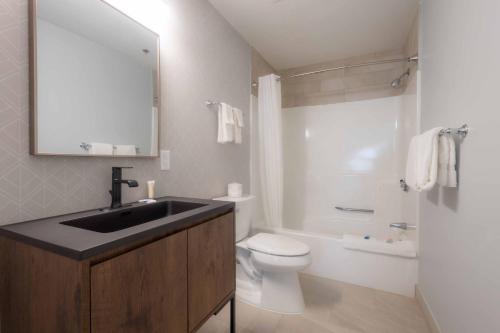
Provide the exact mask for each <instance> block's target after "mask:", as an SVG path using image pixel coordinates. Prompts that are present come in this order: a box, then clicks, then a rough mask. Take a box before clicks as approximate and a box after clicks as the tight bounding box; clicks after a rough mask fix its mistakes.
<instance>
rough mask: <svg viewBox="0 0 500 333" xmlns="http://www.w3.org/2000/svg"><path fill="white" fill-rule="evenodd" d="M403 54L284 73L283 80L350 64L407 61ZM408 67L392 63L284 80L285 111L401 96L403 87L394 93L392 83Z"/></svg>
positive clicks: (357, 58) (375, 56)
mask: <svg viewBox="0 0 500 333" xmlns="http://www.w3.org/2000/svg"><path fill="white" fill-rule="evenodd" d="M404 57H405V54H404V50H394V51H387V52H382V53H375V54H368V55H363V56H359V57H351V58H348V59H340V60H335V61H330V62H327V63H321V64H316V65H311V66H305V67H300V68H293V69H288V70H285V71H281V72H280V75H281V77H287V76H290V75H293V74H298V73H305V72H310V71H316V70H321V69H325V68H330V67H339V66H344V65H349V64H357V63H364V62H371V61H377V60H386V59H394V58H404ZM405 66H406V64H405V63H390V64H382V65H373V66H365V67H358V68H350V69H342V70H337V71H331V72H325V73H321V74H314V75H308V76H303V77H299V78H293V79H285V80H282V87H283V88H282V89H283V107H294V106H310V105H322V104H333V103H343V102H350V101H358V100H363V99H372V98H379V97H388V96H396V95H401V93H402V91H403V89H404V87H402V88H399V89H394V88H392V87H391V86H390V83H391V81H392V80H394V79H395V78H397V77H398V76H400V75H401V74H402V73H403V72H404V71H405V68H406V67H405Z"/></svg>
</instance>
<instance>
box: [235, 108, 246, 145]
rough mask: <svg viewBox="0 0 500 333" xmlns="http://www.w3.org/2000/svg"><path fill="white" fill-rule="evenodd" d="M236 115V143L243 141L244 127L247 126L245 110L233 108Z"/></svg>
mask: <svg viewBox="0 0 500 333" xmlns="http://www.w3.org/2000/svg"><path fill="white" fill-rule="evenodd" d="M233 116H234V143H241V142H242V141H243V135H242V132H243V131H242V128H243V127H245V124H244V123H243V112H242V111H241V110H240V109H237V108H233Z"/></svg>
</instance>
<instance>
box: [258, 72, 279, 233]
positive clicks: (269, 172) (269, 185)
mask: <svg viewBox="0 0 500 333" xmlns="http://www.w3.org/2000/svg"><path fill="white" fill-rule="evenodd" d="M258 113H259V116H258V118H259V121H258V126H259V140H258V142H259V145H258V146H259V155H260V166H259V169H260V178H261V192H262V193H261V197H262V206H263V211H264V217H265V219H266V223H267V224H268V225H269V226H272V227H278V228H280V227H282V226H283V144H282V130H281V121H282V120H281V83H280V82H279V77H278V76H276V75H274V74H270V75H266V76H262V77H259V109H258Z"/></svg>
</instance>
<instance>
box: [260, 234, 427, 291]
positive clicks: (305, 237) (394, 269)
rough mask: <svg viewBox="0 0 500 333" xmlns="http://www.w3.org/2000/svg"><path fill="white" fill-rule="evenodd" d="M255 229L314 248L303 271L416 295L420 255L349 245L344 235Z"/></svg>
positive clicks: (364, 285) (374, 287) (365, 285)
mask: <svg viewBox="0 0 500 333" xmlns="http://www.w3.org/2000/svg"><path fill="white" fill-rule="evenodd" d="M253 232H269V233H275V234H280V235H284V236H288V237H291V238H294V239H296V240H298V241H301V242H303V243H305V244H307V245H309V247H310V248H311V254H312V264H311V266H310V267H309V268H307V269H306V270H305V271H303V273H306V274H310V275H314V276H319V277H323V278H327V279H333V280H337V281H342V282H346V283H351V284H355V285H359V286H363V287H369V288H373V289H378V290H383V291H387V292H391V293H395V294H399V295H404V296H409V297H414V295H415V284H416V283H417V265H418V260H417V259H416V258H403V257H399V256H393V255H386V254H377V253H368V252H364V251H354V250H348V249H345V248H344V247H343V246H342V239H341V236H335V235H327V236H326V235H323V234H318V233H314V232H309V231H308V232H304V231H298V230H293V229H284V228H279V229H278V228H266V227H259V228H256V229H254V230H253Z"/></svg>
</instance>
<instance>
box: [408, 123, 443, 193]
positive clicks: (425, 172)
mask: <svg viewBox="0 0 500 333" xmlns="http://www.w3.org/2000/svg"><path fill="white" fill-rule="evenodd" d="M442 129H443V128H442V127H436V128H433V129H431V130H429V131H427V132H425V133H422V134H420V135H417V136H414V137H413V138H412V139H411V142H410V148H409V149H408V160H407V162H406V183H407V184H408V186H410V187H411V188H412V189H413V190H415V191H418V192H421V191H428V190H430V189H431V188H432V187H433V186H434V185H435V184H436V180H437V169H438V151H439V148H438V141H439V132H440V131H441V130H442Z"/></svg>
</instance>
